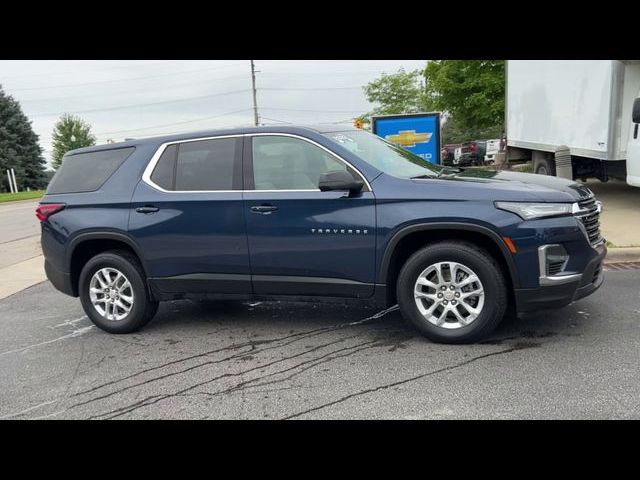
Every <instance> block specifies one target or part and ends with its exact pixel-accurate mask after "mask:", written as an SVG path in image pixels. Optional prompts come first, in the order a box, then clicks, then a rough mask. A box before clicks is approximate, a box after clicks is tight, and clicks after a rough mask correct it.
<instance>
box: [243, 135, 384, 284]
mask: <svg viewBox="0 0 640 480" xmlns="http://www.w3.org/2000/svg"><path fill="white" fill-rule="evenodd" d="M255 138H259V137H254V140H255ZM299 141H304V140H299ZM268 143H269V142H266V141H265V142H263V143H262V144H268ZM252 145H253V142H248V145H247V144H245V151H247V150H249V152H248V153H251V147H252ZM311 146H312V148H314V149H316V148H319V147H316V146H315V145H314V144H311ZM247 147H250V148H247ZM299 147H300V145H299V144H292V145H291V148H289V145H288V144H287V143H286V142H285V143H283V145H281V146H279V148H280V150H278V153H276V155H281V154H282V155H283V157H282V158H284V161H285V162H286V167H285V168H283V169H281V170H280V171H281V172H282V174H281V175H278V174H276V172H273V171H271V172H270V171H268V168H267V167H265V164H266V163H268V164H270V165H272V166H274V168H276V167H277V168H281V167H282V165H280V164H279V163H278V160H277V159H269V158H266V157H265V156H264V155H263V156H260V155H258V156H257V158H256V159H255V161H256V162H259V161H263V162H265V164H263V165H261V166H259V167H258V169H257V170H259V171H261V172H262V173H259V174H258V176H257V178H256V179H255V180H256V183H257V184H258V185H260V186H262V187H263V188H264V185H266V184H267V183H268V184H269V185H270V186H271V187H272V189H264V190H254V191H245V192H244V205H245V217H246V221H247V236H248V241H249V253H250V259H251V273H252V276H253V289H254V292H255V293H257V294H296V295H330V296H351V297H368V296H371V295H373V283H374V278H375V239H376V236H375V197H374V195H373V193H372V192H369V191H365V192H361V193H358V194H355V195H351V196H350V195H349V193H348V192H338V191H332V192H320V191H319V190H317V189H314V188H313V187H314V186H317V181H318V175H319V174H321V173H322V168H320V167H318V164H317V163H314V162H322V165H325V164H326V165H327V167H326V168H331V169H336V168H345V167H344V166H342V167H338V166H335V165H334V164H333V163H332V161H331V160H328V159H327V158H326V157H325V155H327V154H326V152H319V154H318V155H316V153H314V152H313V151H308V150H307V149H306V147H305V148H304V149H302V150H301V149H300V148H299ZM268 148H269V150H268V151H269V152H276V150H277V149H276V148H275V147H274V146H273V145H272V144H269V145H268ZM300 156H303V157H304V158H303V159H302V161H301V163H298V161H299V159H300ZM245 161H246V162H251V164H250V165H249V168H246V163H245V172H246V173H247V174H249V175H251V178H250V179H248V180H249V181H247V179H246V178H245V188H246V186H250V187H252V186H253V182H254V178H253V168H252V167H253V160H252V155H247V156H246V157H245ZM333 161H335V160H333ZM325 162H326V163H325ZM336 165H337V164H336ZM341 165H343V164H341ZM309 166H310V167H309ZM309 182H312V183H310V184H309ZM307 184H309V185H308V187H309V188H308V189H307V188H304V187H305V186H307ZM297 186H298V187H302V188H299V189H295V188H291V189H289V190H285V189H281V190H278V188H287V187H297ZM316 188H317V187H316Z"/></svg>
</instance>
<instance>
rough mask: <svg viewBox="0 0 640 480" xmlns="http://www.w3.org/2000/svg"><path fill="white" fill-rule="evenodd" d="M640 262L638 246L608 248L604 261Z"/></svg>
mask: <svg viewBox="0 0 640 480" xmlns="http://www.w3.org/2000/svg"><path fill="white" fill-rule="evenodd" d="M620 262H640V247H616V248H609V250H608V252H607V257H606V258H605V260H604V263H620Z"/></svg>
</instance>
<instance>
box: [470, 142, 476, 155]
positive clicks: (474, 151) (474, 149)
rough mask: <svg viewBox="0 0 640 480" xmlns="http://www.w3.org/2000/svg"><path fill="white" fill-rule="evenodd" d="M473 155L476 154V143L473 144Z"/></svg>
mask: <svg viewBox="0 0 640 480" xmlns="http://www.w3.org/2000/svg"><path fill="white" fill-rule="evenodd" d="M471 153H476V144H475V143H472V144H471Z"/></svg>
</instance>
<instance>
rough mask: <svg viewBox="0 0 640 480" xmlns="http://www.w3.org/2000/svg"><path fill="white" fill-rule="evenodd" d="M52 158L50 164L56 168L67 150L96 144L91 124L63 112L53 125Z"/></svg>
mask: <svg viewBox="0 0 640 480" xmlns="http://www.w3.org/2000/svg"><path fill="white" fill-rule="evenodd" d="M52 138H53V158H52V160H51V164H52V165H53V168H54V169H55V170H57V169H58V168H59V167H60V165H61V164H62V157H63V156H64V154H65V153H67V152H68V151H69V150H74V149H76V148H82V147H91V146H93V145H95V144H96V137H95V136H94V135H93V134H92V133H91V125H89V124H88V123H87V122H85V121H84V120H83V119H81V118H80V117H76V116H74V115H70V114H68V113H65V114H64V115H62V116H61V117H60V120H58V121H57V122H56V124H55V126H54V127H53V135H52Z"/></svg>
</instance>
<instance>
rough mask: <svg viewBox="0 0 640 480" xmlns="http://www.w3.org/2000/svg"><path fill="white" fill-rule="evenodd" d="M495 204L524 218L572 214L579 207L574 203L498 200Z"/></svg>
mask: <svg viewBox="0 0 640 480" xmlns="http://www.w3.org/2000/svg"><path fill="white" fill-rule="evenodd" d="M495 205H496V208H499V209H500V210H506V211H507V212H512V213H515V214H516V215H518V216H519V217H520V218H522V219H524V220H532V219H534V218H543V217H557V216H561V215H571V214H572V212H573V211H574V210H575V209H576V208H577V204H574V203H528V202H527V203H524V202H496V203H495ZM574 205H575V206H574Z"/></svg>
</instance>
